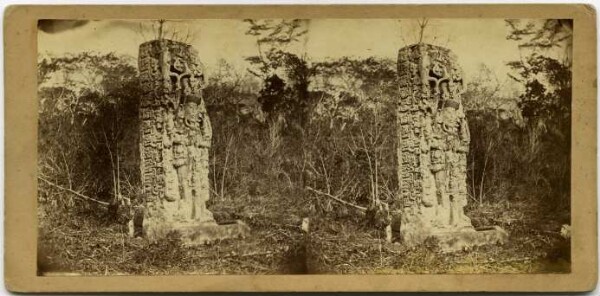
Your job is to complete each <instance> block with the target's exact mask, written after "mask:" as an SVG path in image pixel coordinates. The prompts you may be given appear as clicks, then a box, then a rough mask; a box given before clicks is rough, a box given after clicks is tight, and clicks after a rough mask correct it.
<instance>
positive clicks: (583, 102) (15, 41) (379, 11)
mask: <svg viewBox="0 0 600 296" xmlns="http://www.w3.org/2000/svg"><path fill="white" fill-rule="evenodd" d="M411 17H415V18H416V17H431V18H565V19H571V18H572V19H574V32H575V37H574V47H573V49H574V67H573V86H574V87H573V128H572V129H573V134H572V139H573V140H572V141H573V142H572V146H573V152H572V229H573V232H572V233H573V237H572V246H573V249H572V251H573V252H572V253H573V257H572V259H573V260H572V261H573V262H572V273H570V274H547V275H541V274H521V275H301V276H298V275H277V276H262V275H261V276H241V275H240V276H225V275H217V276H168V277H167V276H156V277H150V276H111V277H37V276H36V239H37V220H36V198H35V196H36V188H37V186H36V184H37V181H36V147H37V145H36V141H37V99H36V95H37V94H36V54H37V53H36V48H37V46H36V45H37V44H36V42H37V29H36V24H37V20H38V19H128V18H129V19H158V18H166V19H198V18H411ZM595 18H596V13H595V11H594V9H593V8H592V7H591V6H587V5H435V6H423V5H418V6H417V5H410V6H408V5H407V6H403V5H396V6H392V5H368V6H367V5H348V6H332V5H324V6H314V5H312V6H239V5H237V6H11V7H8V8H7V10H6V13H5V15H4V22H5V27H4V36H5V39H4V44H5V49H4V50H5V69H4V70H5V79H6V84H5V104H6V105H5V107H6V113H5V118H6V120H5V123H6V129H5V135H6V138H5V147H6V148H5V149H6V152H5V162H6V183H5V186H6V187H5V188H6V191H5V233H6V235H5V280H6V285H7V287H8V289H9V290H11V291H19V292H52V291H60V292H75V291H88V292H92V291H106V292H109V291H155V292H159V291H181V292H183V291H567V290H569V291H585V290H591V289H593V287H594V286H595V284H596V280H597V253H596V251H597V229H596V228H597V227H596V225H597V223H596V218H597V213H596V209H597V205H596V203H597V201H596V180H597V179H596V104H597V103H596V19H595Z"/></svg>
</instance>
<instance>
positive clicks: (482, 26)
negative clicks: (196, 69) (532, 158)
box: [38, 19, 519, 80]
mask: <svg viewBox="0 0 600 296" xmlns="http://www.w3.org/2000/svg"><path fill="white" fill-rule="evenodd" d="M67 22H68V21H67ZM71 22H72V21H71ZM152 23H155V22H153V21H131V20H127V21H121V20H107V21H90V22H88V23H86V24H83V25H81V24H79V26H74V27H73V28H69V26H68V25H65V26H63V27H61V26H55V27H54V28H55V29H56V30H55V31H56V32H55V33H46V32H44V31H41V30H40V31H39V34H38V52H39V53H40V54H50V55H54V56H60V55H63V54H65V53H78V52H83V51H94V52H101V53H107V52H115V53H117V54H126V55H131V56H132V57H134V58H137V52H138V46H139V45H140V44H141V43H143V42H145V41H148V40H151V39H154V36H153V35H152V33H151V31H152V29H151V24H152ZM166 26H167V27H166V29H167V31H168V30H170V29H173V28H175V29H176V30H177V31H179V32H180V35H186V34H187V32H188V31H189V32H190V33H189V34H190V39H191V43H192V45H193V46H194V47H195V48H196V49H197V50H198V52H199V55H200V59H201V61H202V62H203V63H204V64H205V65H206V66H207V71H208V72H209V74H210V71H211V67H214V66H215V65H216V64H217V61H218V60H219V59H224V60H226V61H228V62H229V63H231V64H233V65H234V66H235V67H236V68H238V69H244V68H245V67H247V66H248V65H249V64H248V63H247V62H246V61H245V60H244V58H245V57H248V56H252V55H256V54H257V48H256V39H255V38H254V37H253V36H247V35H246V34H245V32H246V31H247V29H248V24H246V23H244V22H242V20H238V19H212V20H190V21H171V22H169V21H167V25H166ZM142 29H143V31H145V33H144V34H141V33H140V31H142ZM308 29H309V30H308V34H307V35H306V37H305V38H306V40H304V41H303V42H302V43H299V44H297V45H295V46H294V48H293V49H295V51H301V52H303V53H306V55H307V57H308V58H309V59H310V60H311V61H322V60H324V59H326V58H340V57H342V56H350V57H356V58H366V57H369V56H375V57H381V58H391V59H394V60H395V59H396V55H397V53H398V50H399V49H400V48H401V47H403V46H405V45H409V44H413V43H416V41H417V40H418V26H417V20H416V19H407V20H395V19H394V20H392V19H314V20H310V22H309V28H308ZM508 32H509V28H508V27H507V26H506V25H505V22H504V19H431V20H430V21H429V24H428V28H427V29H426V31H425V34H424V35H425V36H424V39H423V40H424V42H426V43H431V44H435V45H441V46H446V47H448V48H450V49H451V50H453V52H454V53H455V54H456V55H457V56H458V58H459V62H460V63H461V65H462V67H463V69H464V71H465V74H466V78H467V79H469V77H470V76H472V75H475V74H476V73H477V71H478V69H479V66H480V64H481V63H484V64H486V65H487V66H488V67H489V68H490V69H492V71H494V72H495V73H496V75H497V76H498V77H499V78H500V79H501V80H504V78H505V77H506V74H507V73H508V71H509V68H508V67H507V66H506V62H508V61H513V60H518V59H519V49H518V45H517V43H516V42H515V41H511V40H507V39H506V36H507V34H508ZM169 36H170V35H169V33H167V36H166V37H167V38H169ZM180 37H182V36H180Z"/></svg>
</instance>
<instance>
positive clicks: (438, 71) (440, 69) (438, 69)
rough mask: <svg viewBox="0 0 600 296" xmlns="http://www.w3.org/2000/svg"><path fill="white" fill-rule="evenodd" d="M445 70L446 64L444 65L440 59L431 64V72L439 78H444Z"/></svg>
mask: <svg viewBox="0 0 600 296" xmlns="http://www.w3.org/2000/svg"><path fill="white" fill-rule="evenodd" d="M445 72H446V70H445V69H444V66H442V63H441V62H440V61H439V60H436V61H434V62H433V64H432V65H431V74H433V76H435V77H437V78H442V77H444V74H445Z"/></svg>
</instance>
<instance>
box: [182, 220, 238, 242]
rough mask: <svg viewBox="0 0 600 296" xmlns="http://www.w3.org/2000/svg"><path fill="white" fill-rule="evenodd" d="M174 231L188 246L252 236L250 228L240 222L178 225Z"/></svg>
mask: <svg viewBox="0 0 600 296" xmlns="http://www.w3.org/2000/svg"><path fill="white" fill-rule="evenodd" d="M173 230H174V231H177V232H179V233H180V234H181V241H182V243H183V244H184V245H186V246H197V245H205V244H210V243H212V242H216V241H221V240H225V239H236V238H245V237H247V236H248V235H249V234H250V227H248V225H246V223H244V222H242V221H240V220H236V221H233V222H229V223H222V224H217V223H215V222H204V223H196V224H180V225H176V226H175V227H174V228H173Z"/></svg>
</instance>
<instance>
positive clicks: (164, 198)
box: [139, 39, 245, 244]
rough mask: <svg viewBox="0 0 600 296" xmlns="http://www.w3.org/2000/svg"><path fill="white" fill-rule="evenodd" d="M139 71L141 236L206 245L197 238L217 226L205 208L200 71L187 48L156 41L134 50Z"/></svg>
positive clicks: (206, 140)
mask: <svg viewBox="0 0 600 296" xmlns="http://www.w3.org/2000/svg"><path fill="white" fill-rule="evenodd" d="M139 69H140V80H141V85H142V89H143V94H142V97H141V101H140V119H141V125H140V126H141V127H140V153H141V164H140V167H141V173H142V174H141V176H142V187H143V194H144V197H145V208H144V218H143V232H144V234H145V236H146V237H148V238H149V239H150V240H155V239H158V238H161V237H164V236H165V235H166V234H167V233H169V232H170V231H179V232H180V233H181V234H183V239H184V242H186V243H189V244H194V243H204V242H206V241H210V240H211V238H210V237H205V236H204V235H203V234H209V233H215V232H218V231H217V230H216V229H212V228H215V227H217V228H218V226H220V225H217V224H216V222H215V220H214V219H213V215H212V213H211V212H210V211H209V210H208V209H207V208H206V202H207V201H208V199H209V193H210V188H209V186H210V183H209V179H208V173H209V166H208V161H209V149H210V146H211V139H212V129H211V125H210V119H209V117H208V113H207V111H206V106H205V104H204V100H203V98H202V88H203V84H204V74H203V71H202V70H203V69H202V65H201V64H200V63H199V61H198V57H197V53H196V51H195V50H194V49H193V48H192V46H191V45H189V44H185V43H181V42H176V41H172V40H166V39H162V40H154V41H150V42H146V43H144V44H142V45H141V46H140V49H139ZM233 225H237V226H239V227H243V226H245V225H243V223H241V222H237V223H234V224H233ZM223 227H225V226H223ZM225 228H231V225H228V226H227V227H225ZM234 232H235V231H234Z"/></svg>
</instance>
